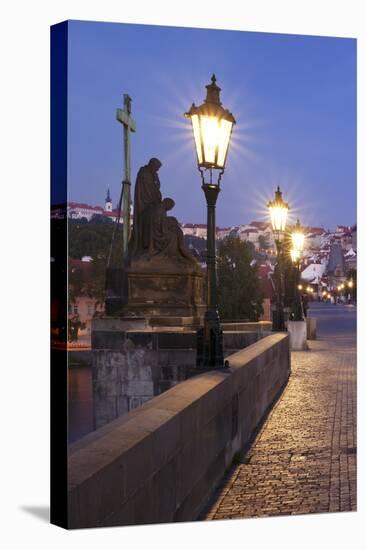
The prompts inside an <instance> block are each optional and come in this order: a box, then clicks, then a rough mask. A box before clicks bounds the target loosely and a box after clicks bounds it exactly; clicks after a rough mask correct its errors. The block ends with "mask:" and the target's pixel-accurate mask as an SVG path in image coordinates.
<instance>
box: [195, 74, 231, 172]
mask: <svg viewBox="0 0 366 550" xmlns="http://www.w3.org/2000/svg"><path fill="white" fill-rule="evenodd" d="M206 89H207V96H206V99H205V100H204V103H203V104H202V105H200V106H199V107H197V106H196V105H195V104H194V103H192V106H191V108H190V109H189V111H188V112H187V113H185V117H186V118H190V119H191V123H192V130H193V137H194V142H195V146H196V153H197V164H198V167H199V168H200V169H204V168H209V169H218V170H222V171H224V169H225V163H226V157H227V153H228V149H229V143H230V138H231V132H232V129H233V126H234V124H235V123H236V121H235V118H234V117H233V115H232V113H230V111H228V110H227V109H224V107H222V104H221V101H220V91H221V88H219V87H218V86H217V85H216V77H215V75H212V78H211V84H208V85H207V86H206Z"/></svg>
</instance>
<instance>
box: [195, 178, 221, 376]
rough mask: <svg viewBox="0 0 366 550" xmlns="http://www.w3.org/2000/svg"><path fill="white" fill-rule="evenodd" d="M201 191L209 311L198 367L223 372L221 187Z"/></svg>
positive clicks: (205, 187)
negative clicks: (219, 256)
mask: <svg viewBox="0 0 366 550" xmlns="http://www.w3.org/2000/svg"><path fill="white" fill-rule="evenodd" d="M202 189H203V191H204V193H205V197H206V202H207V259H206V264H207V282H206V303H207V309H206V313H205V318H204V326H203V329H201V330H200V331H199V332H198V341H197V366H198V367H204V368H207V367H209V368H210V367H211V368H222V367H223V364H224V357H223V342H222V330H221V327H220V317H219V312H218V309H217V275H216V219H215V209H216V201H217V197H218V194H219V192H220V188H219V187H218V185H211V184H206V183H204V184H203V185H202Z"/></svg>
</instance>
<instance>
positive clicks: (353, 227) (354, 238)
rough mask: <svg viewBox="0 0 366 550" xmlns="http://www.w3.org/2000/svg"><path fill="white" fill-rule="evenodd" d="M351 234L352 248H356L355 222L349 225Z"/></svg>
mask: <svg viewBox="0 0 366 550" xmlns="http://www.w3.org/2000/svg"><path fill="white" fill-rule="evenodd" d="M351 236H352V248H353V250H357V224H355V225H353V226H352V227H351Z"/></svg>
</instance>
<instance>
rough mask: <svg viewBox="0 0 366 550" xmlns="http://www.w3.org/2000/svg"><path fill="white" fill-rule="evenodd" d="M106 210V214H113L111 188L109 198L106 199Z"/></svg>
mask: <svg viewBox="0 0 366 550" xmlns="http://www.w3.org/2000/svg"><path fill="white" fill-rule="evenodd" d="M104 210H105V211H106V212H112V199H111V195H110V193H109V186H108V191H107V196H106V199H105V208H104Z"/></svg>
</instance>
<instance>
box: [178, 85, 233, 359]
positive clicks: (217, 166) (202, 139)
mask: <svg viewBox="0 0 366 550" xmlns="http://www.w3.org/2000/svg"><path fill="white" fill-rule="evenodd" d="M206 89H207V96H206V99H205V100H204V103H203V104H202V105H200V106H199V107H197V106H196V105H195V104H194V103H192V106H191V108H190V109H189V111H188V112H187V113H185V116H186V118H190V119H191V123H192V130H193V137H194V142H195V146H196V153H197V165H198V170H199V171H200V174H201V179H202V189H203V192H204V194H205V197H206V202H207V297H206V298H207V310H206V313H205V319H204V327H203V329H201V330H200V331H198V338H197V366H199V367H200V366H202V367H211V368H215V367H216V368H220V367H223V365H224V359H223V345H222V330H221V327H220V318H219V313H218V309H217V282H216V222H215V207H216V201H217V197H218V194H219V192H220V180H221V176H222V174H223V173H224V170H225V163H226V157H227V152H228V148H229V143H230V138H231V132H232V129H233V126H234V124H235V122H236V121H235V118H234V117H233V115H232V114H231V113H230V111H228V110H227V109H224V108H223V107H222V104H221V101H220V91H221V88H219V87H218V86H217V85H216V77H215V75H212V78H211V84H208V85H207V86H206ZM215 170H217V171H218V176H217V181H216V182H215V181H214V171H215ZM207 176H208V181H207Z"/></svg>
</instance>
